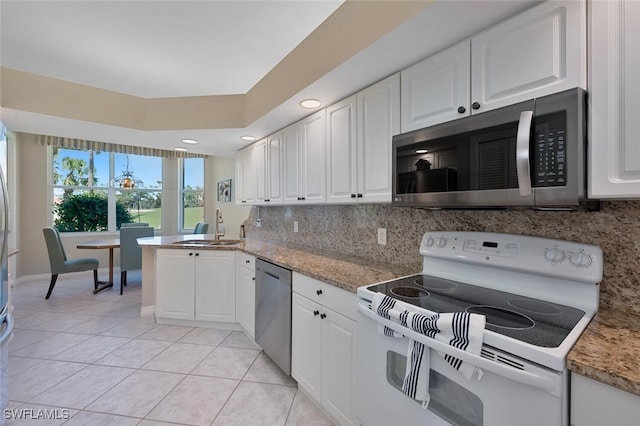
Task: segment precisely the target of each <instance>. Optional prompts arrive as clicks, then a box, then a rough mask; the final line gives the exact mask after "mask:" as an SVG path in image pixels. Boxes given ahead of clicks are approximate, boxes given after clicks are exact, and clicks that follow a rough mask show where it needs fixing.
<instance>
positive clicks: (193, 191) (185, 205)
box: [182, 158, 204, 229]
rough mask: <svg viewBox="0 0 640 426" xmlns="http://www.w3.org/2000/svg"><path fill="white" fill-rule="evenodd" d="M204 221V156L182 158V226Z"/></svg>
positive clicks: (187, 227)
mask: <svg viewBox="0 0 640 426" xmlns="http://www.w3.org/2000/svg"><path fill="white" fill-rule="evenodd" d="M203 221H204V158H185V159H183V160H182V228H183V229H193V228H195V227H196V224H197V223H198V222H203Z"/></svg>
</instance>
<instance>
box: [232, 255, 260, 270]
mask: <svg viewBox="0 0 640 426" xmlns="http://www.w3.org/2000/svg"><path fill="white" fill-rule="evenodd" d="M236 265H237V266H241V267H243V268H247V269H250V270H252V271H255V270H256V258H255V257H253V256H251V255H250V254H247V253H243V252H241V251H239V252H237V253H236Z"/></svg>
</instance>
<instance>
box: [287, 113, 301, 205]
mask: <svg viewBox="0 0 640 426" xmlns="http://www.w3.org/2000/svg"><path fill="white" fill-rule="evenodd" d="M300 130H301V126H300V123H296V124H293V125H291V126H289V127H287V128H285V129H284V130H283V131H282V166H283V167H282V172H283V177H282V180H283V185H282V187H283V194H282V195H283V198H284V203H285V204H297V203H299V202H300V200H299V198H300V197H301V196H302V187H301V184H300V181H301V179H302V176H301V172H300V162H301V157H302V155H301V152H300V151H301V143H302V142H301V140H300Z"/></svg>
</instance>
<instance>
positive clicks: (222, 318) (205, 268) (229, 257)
mask: <svg viewBox="0 0 640 426" xmlns="http://www.w3.org/2000/svg"><path fill="white" fill-rule="evenodd" d="M196 255H197V256H196V262H195V263H196V268H195V276H196V278H195V283H196V292H195V301H196V303H195V305H196V311H195V319H196V320H198V321H219V322H236V272H235V270H236V269H235V252H233V251H223V250H202V251H198V252H196Z"/></svg>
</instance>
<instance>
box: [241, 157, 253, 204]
mask: <svg viewBox="0 0 640 426" xmlns="http://www.w3.org/2000/svg"><path fill="white" fill-rule="evenodd" d="M242 196H243V197H244V198H243V204H253V203H254V201H255V181H254V174H253V148H252V147H249V148H247V150H246V153H245V155H244V156H243V157H242Z"/></svg>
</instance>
